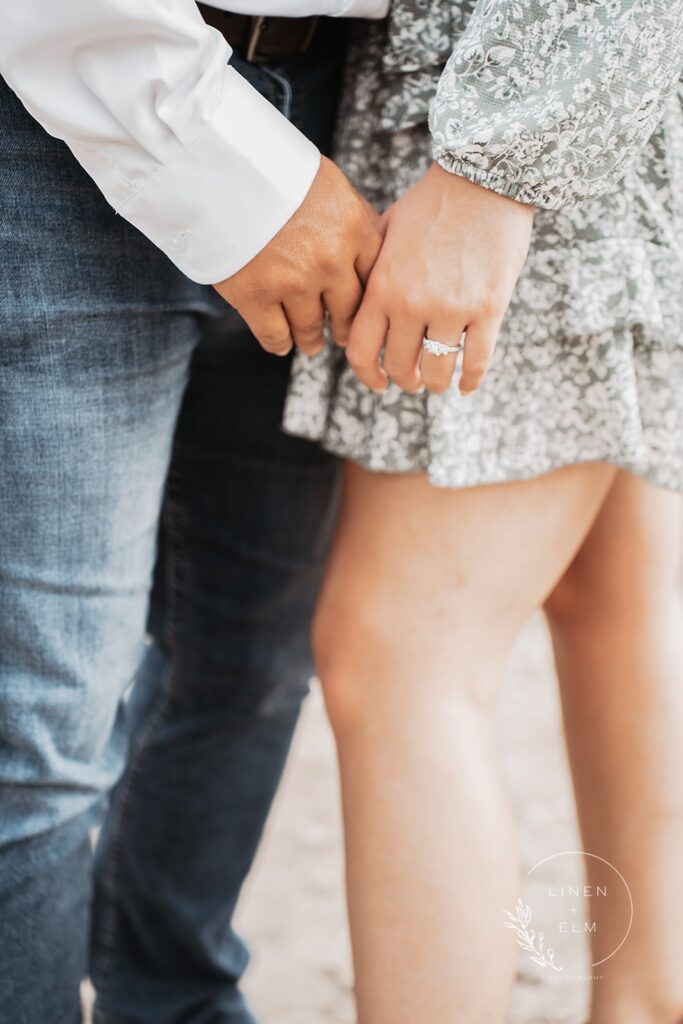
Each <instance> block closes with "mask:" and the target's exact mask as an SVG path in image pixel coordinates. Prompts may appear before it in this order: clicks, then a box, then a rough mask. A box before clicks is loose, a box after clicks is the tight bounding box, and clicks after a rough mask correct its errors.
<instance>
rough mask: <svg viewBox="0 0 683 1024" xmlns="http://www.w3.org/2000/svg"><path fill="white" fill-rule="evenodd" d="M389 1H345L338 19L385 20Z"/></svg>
mask: <svg viewBox="0 0 683 1024" xmlns="http://www.w3.org/2000/svg"><path fill="white" fill-rule="evenodd" d="M389 4H390V0H347V2H346V3H344V5H343V6H342V9H341V10H340V11H339V14H338V17H340V18H377V19H379V18H386V16H387V14H388V13H389Z"/></svg>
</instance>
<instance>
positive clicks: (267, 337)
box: [259, 333, 292, 352]
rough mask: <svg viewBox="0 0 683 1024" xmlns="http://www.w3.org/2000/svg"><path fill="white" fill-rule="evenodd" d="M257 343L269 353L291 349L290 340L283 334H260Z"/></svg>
mask: <svg viewBox="0 0 683 1024" xmlns="http://www.w3.org/2000/svg"><path fill="white" fill-rule="evenodd" d="M259 341H260V342H261V344H262V345H263V347H264V348H266V349H268V351H269V352H279V351H282V350H284V349H288V348H289V347H291V344H292V343H291V339H290V338H289V337H288V336H287V335H284V334H269V333H265V334H260V335H259Z"/></svg>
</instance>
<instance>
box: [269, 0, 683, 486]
mask: <svg viewBox="0 0 683 1024" xmlns="http://www.w3.org/2000/svg"><path fill="white" fill-rule="evenodd" d="M682 12H683V3H682V2H679V0H673V2H670V3H666V4H665V3H663V2H661V0H631V2H627V0H478V3H474V2H468V0H456V2H455V3H453V2H448V0H394V3H393V6H392V9H391V11H390V16H389V18H388V19H387V21H386V22H384V23H378V24H373V25H368V24H367V23H365V24H364V25H362V26H358V28H357V29H356V30H355V32H356V38H355V41H354V42H353V44H352V47H351V53H350V56H349V63H348V68H347V80H346V89H345V95H344V100H343V104H342V110H341V114H340V124H339V131H338V138H337V155H338V159H339V161H340V163H341V165H342V167H343V168H344V169H345V171H346V172H347V174H348V175H349V177H350V178H351V180H352V181H353V183H354V184H355V185H356V186H357V187H358V188H360V189H361V190H362V191H363V192H364V193H365V194H366V196H367V197H368V198H369V199H370V201H371V202H373V203H375V204H376V205H377V206H378V207H380V208H384V207H386V206H387V205H388V204H389V203H391V202H392V201H394V199H396V198H397V197H398V196H399V195H400V194H401V193H402V192H403V191H404V190H405V189H406V188H408V187H409V186H410V185H411V184H413V183H414V182H415V181H416V180H417V179H418V178H419V177H420V176H421V174H422V173H423V172H424V170H425V169H426V168H427V166H428V165H429V163H430V161H431V159H432V158H433V157H434V156H435V157H436V158H437V159H438V160H439V162H440V163H441V164H442V165H443V166H444V167H446V168H447V169H448V170H451V171H454V172H456V173H458V174H461V175H463V176H465V177H468V178H469V179H470V180H473V181H476V182H478V183H479V184H483V185H485V186H486V187H489V188H493V189H494V190H496V191H499V192H503V193H504V194H507V195H511V196H513V197H514V198H518V199H521V200H522V201H526V202H530V203H533V204H534V205H535V206H536V207H537V208H538V209H537V212H536V216H535V222H534V231H533V238H532V244H531V249H530V252H529V256H528V258H527V261H526V264H525V267H524V270H523V272H522V275H521V276H520V279H519V281H518V284H517V287H516V289H515V293H514V296H513V299H512V302H511V305H510V308H509V309H508V312H507V314H506V317H505V320H504V323H503V326H502V329H501V333H500V337H499V341H498V345H497V349H496V353H495V357H494V362H493V366H492V368H491V371H490V372H489V374H488V376H487V378H486V379H485V381H484V384H483V386H482V388H481V390H480V391H479V392H478V393H476V394H475V395H472V396H469V397H468V398H462V397H461V396H460V395H459V393H458V392H457V390H456V389H451V391H450V392H448V393H447V394H446V395H441V396H425V395H422V396H409V395H404V394H402V393H401V392H400V391H398V389H396V388H393V387H392V388H391V389H390V390H389V392H388V393H387V394H385V395H381V396H378V395H376V394H374V393H372V392H370V391H368V390H367V389H366V388H365V387H364V386H363V385H362V384H360V383H359V382H358V381H357V379H356V378H355V377H354V375H353V374H352V372H351V371H350V369H349V368H348V366H347V365H346V362H345V360H344V356H343V352H341V350H339V349H337V348H335V347H334V346H332V345H331V343H330V344H329V345H328V347H327V348H326V350H325V351H324V352H323V353H321V354H320V355H319V356H317V357H314V358H313V359H306V358H304V357H300V356H298V357H297V358H296V359H295V362H294V367H293V372H292V382H291V387H290V394H289V398H288V401H287V405H286V409H285V420H284V423H285V429H287V430H289V431H290V432H293V433H298V434H302V435H304V436H307V437H310V438H315V439H317V440H320V441H321V442H322V443H323V444H324V445H325V446H326V447H327V448H329V449H330V450H332V451H334V452H337V453H338V454H340V455H342V456H344V457H346V458H350V459H353V460H355V461H358V462H360V463H362V464H363V465H366V466H368V467H370V468H371V469H375V470H379V471H389V472H408V471H416V470H421V471H426V472H427V473H428V474H429V479H430V480H431V482H432V483H434V484H435V485H437V486H446V487H459V486H470V485H475V484H481V483H489V482H498V481H503V480H510V479H520V478H525V477H530V476H534V475H537V474H539V473H543V472H546V471H547V470H549V469H552V468H555V467H557V466H561V465H565V464H568V463H573V462H582V461H587V460H595V459H599V460H604V461H609V462H613V463H615V464H616V465H620V466H622V467H624V468H627V469H629V470H631V471H633V472H637V473H640V474H642V475H644V476H646V477H647V478H648V479H650V480H652V481H653V482H655V483H658V484H660V485H663V486H666V487H671V488H674V489H677V490H683V88H682V86H681V82H680V75H681V69H682V67H683V13H682ZM430 107H431V114H430ZM428 118H430V119H431V129H432V134H430V131H429V128H428Z"/></svg>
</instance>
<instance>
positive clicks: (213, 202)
mask: <svg viewBox="0 0 683 1024" xmlns="http://www.w3.org/2000/svg"><path fill="white" fill-rule="evenodd" d="M224 74H225V77H224V82H223V94H222V97H221V101H220V103H219V106H218V109H217V111H216V113H215V114H214V116H213V118H212V119H211V121H210V122H209V123H208V124H206V125H205V126H204V127H203V128H202V130H201V131H200V132H199V134H198V135H197V136H196V138H195V139H194V141H193V142H191V143H190V144H189V145H188V146H186V147H184V148H183V149H181V150H179V152H178V153H177V154H176V155H175V157H174V158H173V159H172V160H171V161H170V162H169V163H167V164H165V165H164V166H163V167H162V168H161V169H160V170H159V171H157V173H156V174H155V175H154V177H153V178H152V179H151V180H150V181H149V182H147V184H145V185H144V186H143V188H142V189H140V190H139V191H138V192H136V193H135V195H133V196H131V197H130V198H129V199H127V200H126V202H124V203H123V205H122V206H120V207H119V208H118V209H117V213H120V214H121V216H123V217H125V218H126V220H128V221H130V223H131V224H134V225H135V227H136V228H138V229H139V230H140V231H142V233H143V234H144V235H146V236H147V238H149V239H150V241H152V242H153V243H154V244H155V245H156V246H158V248H160V249H162V250H163V251H164V252H165V253H166V255H167V256H168V257H169V258H170V259H171V260H172V261H173V263H175V265H176V266H177V267H178V268H179V269H180V270H182V271H183V273H184V274H186V275H187V276H188V277H189V278H191V279H192V280H193V281H197V282H198V283H199V284H215V283H216V282H217V281H222V280H224V279H225V278H226V277H231V276H232V275H233V274H235V273H236V272H237V271H238V270H240V269H241V268H242V267H243V266H245V264H247V263H248V262H249V261H250V260H251V259H253V257H254V256H256V255H257V253H259V252H260V251H261V249H263V248H264V247H265V246H266V245H267V244H268V242H270V240H271V239H272V238H274V236H275V235H276V234H277V233H278V231H279V230H280V228H282V227H284V225H285V224H286V223H287V221H288V220H289V219H290V217H291V216H292V215H293V214H294V213H295V212H296V210H297V209H298V208H299V206H301V203H302V202H303V200H304V199H305V197H306V194H307V192H308V190H309V188H310V187H311V185H312V184H313V179H314V178H315V176H316V174H317V172H318V168H319V166H320V153H319V152H318V150H317V149H316V147H315V146H314V145H313V143H312V142H309V141H308V139H307V138H306V137H305V136H304V135H302V134H301V132H300V131H299V130H298V129H297V128H295V127H294V126H293V125H292V124H290V122H289V121H288V120H287V119H286V118H285V117H284V116H283V115H282V114H281V113H280V112H279V111H278V110H276V108H275V107H273V106H272V104H270V103H269V102H268V101H267V100H266V99H264V98H263V97H262V96H261V95H260V93H258V92H257V91H256V89H254V88H253V87H252V86H251V85H250V84H249V83H248V82H247V81H246V80H245V79H244V78H242V77H241V76H240V75H239V74H238V73H237V72H236V71H235V70H234V68H226V69H225V73H224Z"/></svg>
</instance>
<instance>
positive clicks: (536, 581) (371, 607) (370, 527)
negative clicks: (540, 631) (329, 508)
mask: <svg viewBox="0 0 683 1024" xmlns="http://www.w3.org/2000/svg"><path fill="white" fill-rule="evenodd" d="M614 472H615V471H614V470H613V469H612V468H611V467H608V466H606V465H604V464H601V463H587V464H584V465H577V466H569V467H565V468H563V469H560V470H557V471H555V472H552V473H549V474H547V475H544V476H541V477H537V478H535V479H533V480H528V481H523V482H518V483H506V484H500V485H498V484H495V485H489V486H485V487H476V488H465V489H461V490H456V489H438V488H434V487H432V486H430V485H429V484H428V483H427V481H426V479H425V477H424V476H422V475H412V476H411V475H403V476H401V475H389V474H382V473H376V474H373V473H369V472H367V471H366V470H363V469H361V468H359V467H357V466H349V467H348V469H347V473H346V486H345V495H344V500H343V504H342V514H341V523H340V528H339V531H338V535H337V539H336V543H335V546H334V550H333V554H332V557H331V560H330V567H329V572H328V575H327V578H326V582H325V586H324V590H323V595H322V598H321V609H320V615H319V616H318V623H317V626H316V640H317V642H316V648H317V650H318V651H319V652H320V651H322V652H323V658H325V657H326V655H325V653H324V652H326V651H330V650H332V651H333V652H334V658H333V660H334V661H336V662H338V661H339V659H340V658H341V659H342V660H343V659H344V658H345V657H356V656H357V657H363V658H364V659H365V661H366V662H367V661H368V659H371V664H372V659H377V677H378V678H379V677H383V678H387V677H389V678H390V677H391V675H392V673H391V672H387V665H389V664H390V665H392V666H394V673H393V675H394V678H395V679H397V678H398V677H400V678H402V679H403V680H404V681H405V684H406V686H408V687H409V688H410V690H411V692H412V689H413V687H415V686H417V687H419V686H420V685H421V681H422V680H423V679H424V678H425V674H426V673H429V675H431V678H432V681H433V683H434V685H437V683H438V680H439V679H441V680H442V681H443V682H444V683H445V684H446V685H447V686H448V687H452V686H453V685H456V686H459V687H461V688H462V689H463V690H467V688H468V687H470V685H471V686H472V687H473V693H472V696H475V697H477V698H478V699H479V698H481V697H486V696H487V694H486V693H485V692H484V691H483V687H484V684H483V682H482V681H483V680H484V679H485V678H486V672H485V666H486V665H487V664H490V663H491V662H492V660H496V659H497V660H498V661H499V660H500V659H501V658H502V657H503V656H504V654H505V653H506V651H507V648H508V647H509V644H510V643H511V641H512V639H513V638H514V636H515V634H516V632H517V631H518V630H519V628H520V627H521V625H522V624H523V622H524V621H525V620H526V618H527V617H528V616H529V615H530V614H531V613H532V612H533V611H534V610H535V609H536V608H538V607H539V606H540V605H541V603H542V601H543V600H544V598H545V596H546V595H547V593H548V592H549V591H550V590H551V588H552V587H553V585H554V584H555V582H556V581H557V579H558V577H559V576H560V575H561V574H562V572H563V571H564V569H565V568H566V566H567V565H568V563H569V562H570V561H571V559H572V558H573V556H574V554H575V553H576V550H577V548H578V547H579V545H580V544H581V542H582V540H583V538H584V536H585V534H586V532H587V531H588V529H589V528H590V525H591V523H592V521H593V519H594V517H595V515H596V514H597V512H598V510H599V508H600V506H601V504H602V501H603V500H604V496H605V494H606V492H607V489H608V487H609V483H610V481H611V479H612V478H613V476H614ZM458 665H459V666H460V667H461V668H462V669H463V671H462V672H460V673H459V672H458V671H457V667H458ZM322 670H323V675H324V672H325V667H324V665H323V666H322ZM369 671H370V672H372V668H370V669H369ZM492 678H493V676H492ZM496 678H497V677H496ZM496 685H497V682H496ZM480 687H481V688H482V689H480ZM488 696H493V694H490V695H488Z"/></svg>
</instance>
